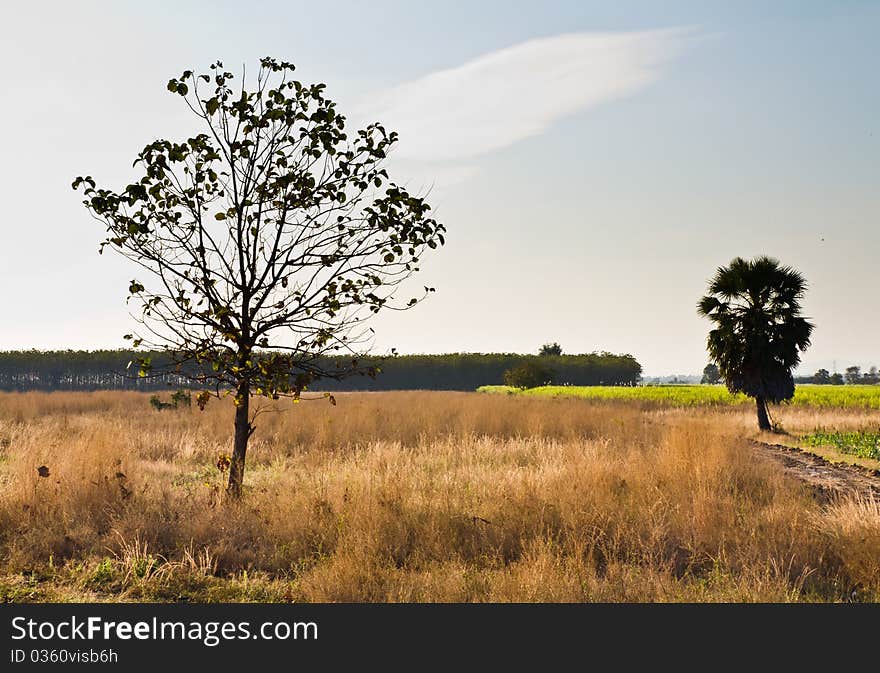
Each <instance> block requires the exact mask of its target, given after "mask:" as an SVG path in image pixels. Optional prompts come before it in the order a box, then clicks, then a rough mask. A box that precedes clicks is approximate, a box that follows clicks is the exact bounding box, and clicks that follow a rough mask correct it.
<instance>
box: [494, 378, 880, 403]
mask: <svg viewBox="0 0 880 673" xmlns="http://www.w3.org/2000/svg"><path fill="white" fill-rule="evenodd" d="M479 392H486V393H509V394H515V395H528V396H536V397H560V396H565V397H579V398H586V399H599V400H636V401H641V402H654V403H662V404H670V405H674V406H685V407H687V406H703V405H728V404H754V402H753V401H752V400H751V399H750V398H748V397H746V396H745V395H741V394H738V395H732V394H730V393H729V392H728V391H727V389H726V388H725V387H724V386H722V385H716V386H701V385H664V386H636V387H625V386H542V387H540V388H531V389H529V390H517V389H516V388H511V387H510V386H483V387H481V388H479ZM790 404H793V405H804V406H812V407H862V408H867V409H880V385H876V386H871V385H847V386H823V385H813V384H801V385H798V386H797V387H796V388H795V395H794V399H793V400H792V401H791V402H790Z"/></svg>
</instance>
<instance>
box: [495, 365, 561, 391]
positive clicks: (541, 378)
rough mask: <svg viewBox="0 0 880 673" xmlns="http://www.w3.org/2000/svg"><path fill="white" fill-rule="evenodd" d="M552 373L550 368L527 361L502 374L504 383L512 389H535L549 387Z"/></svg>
mask: <svg viewBox="0 0 880 673" xmlns="http://www.w3.org/2000/svg"><path fill="white" fill-rule="evenodd" d="M553 376H554V372H553V370H552V369H550V367H547V366H546V365H544V364H542V363H540V362H535V361H534V360H528V361H526V362H523V363H522V364H520V365H517V366H516V367H513V368H511V369H508V370H507V371H506V372H504V383H505V384H506V385H508V386H512V387H513V388H522V389H525V388H537V387H538V386H546V385H550V384H551V383H552V382H553Z"/></svg>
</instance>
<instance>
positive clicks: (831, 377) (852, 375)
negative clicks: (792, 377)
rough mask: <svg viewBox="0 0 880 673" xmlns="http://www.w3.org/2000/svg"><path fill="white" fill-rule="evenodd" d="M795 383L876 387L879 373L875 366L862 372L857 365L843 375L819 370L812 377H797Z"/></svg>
mask: <svg viewBox="0 0 880 673" xmlns="http://www.w3.org/2000/svg"><path fill="white" fill-rule="evenodd" d="M796 381H797V382H798V383H818V384H820V385H831V386H842V385H845V384H848V385H855V384H867V385H877V384H878V383H880V372H878V370H877V367H876V366H872V367H869V368H868V370H867V371H865V372H862V368H861V367H860V366H858V365H853V366H852V367H847V368H846V370H845V371H844V373H843V374H841V373H840V372H834V373H831V372H829V371H828V370H827V369H819V370H818V371H817V372H816V373H815V374H813V375H812V376H799V377H798V378H797V379H796Z"/></svg>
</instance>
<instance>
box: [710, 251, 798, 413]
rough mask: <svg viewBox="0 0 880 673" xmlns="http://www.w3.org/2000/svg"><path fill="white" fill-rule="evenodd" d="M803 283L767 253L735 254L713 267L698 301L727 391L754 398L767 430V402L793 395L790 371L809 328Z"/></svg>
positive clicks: (711, 348)
mask: <svg viewBox="0 0 880 673" xmlns="http://www.w3.org/2000/svg"><path fill="white" fill-rule="evenodd" d="M806 286H807V284H806V281H805V280H804V277H803V276H802V275H801V274H800V273H798V272H797V271H795V270H794V269H792V268H791V267H788V266H781V265H780V264H779V262H778V261H777V260H775V259H773V258H772V257H756V258H755V259H753V260H745V259H742V258H741V257H737V258H735V259H734V260H733V261H731V262H730V264H729V265H728V266H726V267H721V268H719V269H718V271H717V272H716V274H715V277H714V278H713V279H712V280H711V281H710V283H709V294H707V295H706V296H704V297H703V298H702V299H700V301H699V303H698V305H697V310H698V312H699V313H700V315H703V316H705V317H707V318H709V319H710V320H711V321H712V322H714V323H715V328H714V329H713V330H711V331H710V332H709V337H708V340H707V347H708V351H709V355H710V356H711V357H712V359H713V360H714V361H715V362H716V363H717V364H718V371H719V373H720V374H721V376H722V378H723V379H724V382H725V383H726V384H727V388H728V389H729V390H730V391H731V392H733V393H736V392H742V393H745V394H746V395H748V396H749V397H753V398H755V406H756V409H757V414H758V427H759V428H760V429H761V430H771V429H772V427H771V425H770V418H769V414H768V412H767V404H768V403H772V404H778V403H779V402H783V401H785V400H790V399H791V398H792V397H794V378H793V377H792V373H791V372H792V369H793V368H794V367H796V366H797V365H798V363H799V362H800V353H801V352H802V351H804V350H805V349H806V348H807V347H808V346H809V345H810V335H811V334H812V332H813V325H812V324H811V323H810V322H808V321H807V319H806V318H804V317H803V316H802V315H801V299H803V296H804V292H805V291H806Z"/></svg>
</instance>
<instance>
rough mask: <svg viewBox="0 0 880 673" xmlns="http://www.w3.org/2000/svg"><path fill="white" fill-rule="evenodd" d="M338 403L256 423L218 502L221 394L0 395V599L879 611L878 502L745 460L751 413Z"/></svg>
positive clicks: (550, 404)
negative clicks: (201, 406) (157, 404)
mask: <svg viewBox="0 0 880 673" xmlns="http://www.w3.org/2000/svg"><path fill="white" fill-rule="evenodd" d="M336 399H337V402H338V404H337V405H336V406H331V405H329V404H327V403H326V401H317V402H309V403H302V404H299V405H297V406H295V407H294V406H292V405H287V404H285V405H282V407H281V408H280V410H279V411H278V412H277V413H266V414H264V415H262V416H261V417H260V418H259V419H258V420H257V426H258V429H257V432H256V434H255V436H254V439H253V442H252V446H251V449H250V451H249V454H248V472H247V475H246V480H245V487H246V488H245V492H244V497H243V499H242V501H241V502H239V503H235V502H228V501H225V499H224V498H223V495H222V493H223V491H222V484H223V478H224V475H223V474H221V473H220V472H219V470H218V468H217V467H216V463H217V457H218V455H219V454H220V453H226V452H228V451H229V447H230V445H231V416H232V406H231V403H216V404H212V405H209V406H208V408H207V409H206V410H205V411H204V412H199V411H198V410H197V409H195V408H194V409H182V410H177V411H161V412H157V411H154V410H152V409H150V406H149V403H148V396H147V395H140V394H137V393H109V392H106V393H54V394H41V393H25V394H0V600H5V601H130V600H135V601H849V600H860V601H877V600H880V503H876V502H873V501H865V500H858V499H851V498H850V499H840V500H836V501H833V502H831V503H827V502H825V503H823V502H820V501H818V500H816V499H814V498H813V497H812V494H811V492H810V491H809V490H808V489H807V488H806V487H805V486H804V485H803V484H802V483H801V482H799V481H797V480H795V479H793V478H791V477H789V476H787V475H786V474H784V473H783V471H782V470H781V468H780V467H779V465H778V464H776V463H773V462H769V461H764V460H759V459H757V458H756V457H755V454H754V453H753V452H751V451H750V450H749V449H748V446H747V445H746V444H745V443H744V442H743V440H742V438H743V437H745V436H747V435H748V434H749V433H751V432H752V430H751V428H752V426H753V425H754V418H753V412H752V410H751V409H750V408H747V407H740V406H724V405H718V406H714V407H712V406H696V407H688V408H679V407H674V406H670V405H650V404H648V405H646V404H634V403H632V402H629V401H625V400H610V401H609V400H605V401H601V402H600V401H595V400H583V399H564V398H563V399H552V398H549V397H541V396H533V395H523V396H519V395H483V394H477V393H428V392H413V393H360V394H354V393H352V394H339V395H337V397H336ZM878 420H880V413H878V412H876V411H874V410H871V409H866V408H863V407H855V408H837V409H830V408H827V407H809V406H797V407H791V408H788V409H786V410H785V417H784V422H785V424H786V427H788V428H791V430H792V431H793V432H798V433H807V432H810V431H813V430H815V428H817V427H824V428H826V429H829V430H839V431H845V430H846V431H848V430H854V429H859V428H864V427H867V426H868V425H870V424H873V427H875V428H876V427H877V424H878ZM39 467H45V468H47V470H48V476H41V475H40V472H39V471H38V468H39ZM44 473H45V471H44Z"/></svg>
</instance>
